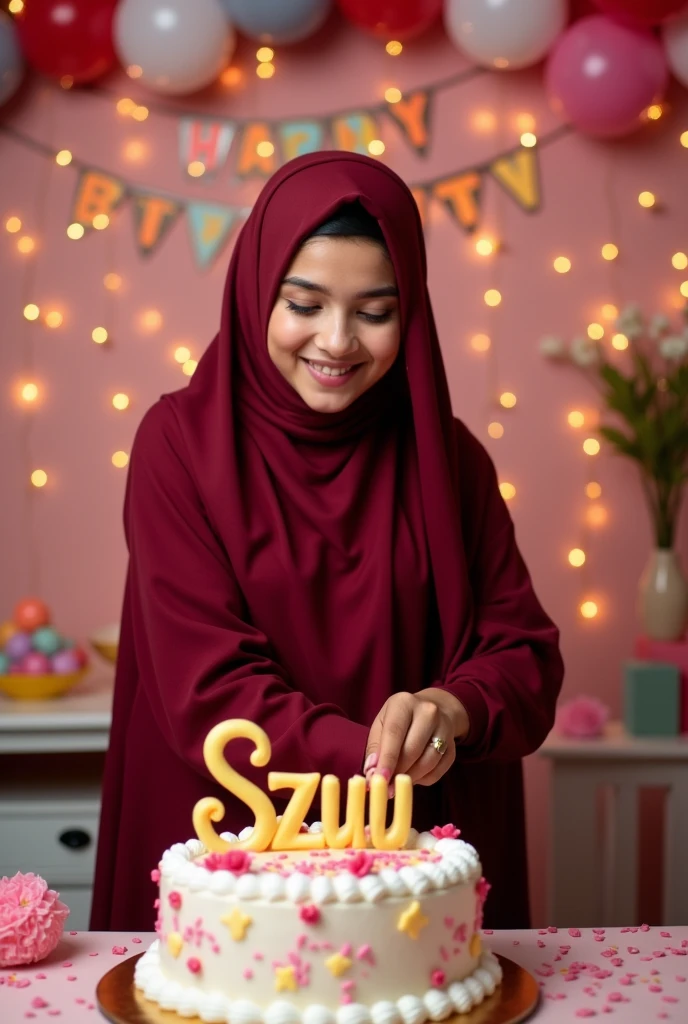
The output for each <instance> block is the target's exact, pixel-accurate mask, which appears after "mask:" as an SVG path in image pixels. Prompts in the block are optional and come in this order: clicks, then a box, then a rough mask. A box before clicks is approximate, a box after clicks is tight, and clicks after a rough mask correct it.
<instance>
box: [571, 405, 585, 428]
mask: <svg viewBox="0 0 688 1024" xmlns="http://www.w3.org/2000/svg"><path fill="white" fill-rule="evenodd" d="M567 419H568V421H569V426H570V427H575V428H578V427H582V426H583V424H584V423H585V416H584V415H583V413H582V412H579V410H578V409H573V410H572V411H571V412H570V413H569V414H568V416H567Z"/></svg>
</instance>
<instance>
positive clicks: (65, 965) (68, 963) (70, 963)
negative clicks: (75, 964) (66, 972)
mask: <svg viewBox="0 0 688 1024" xmlns="http://www.w3.org/2000/svg"><path fill="white" fill-rule="evenodd" d="M62 966H63V967H71V966H72V962H71V960H65V962H64V963H63V964H62Z"/></svg>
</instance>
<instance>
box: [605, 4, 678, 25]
mask: <svg viewBox="0 0 688 1024" xmlns="http://www.w3.org/2000/svg"><path fill="white" fill-rule="evenodd" d="M595 3H596V4H597V6H598V7H599V9H600V10H601V11H604V13H605V14H608V15H609V16H610V17H611V18H615V19H616V20H617V21H621V22H624V23H625V24H626V25H635V26H637V25H642V26H643V27H645V28H648V27H649V26H651V25H660V24H661V23H662V22H663V21H666V20H667V18H671V17H672V16H673V15H674V14H678V12H679V11H682V10H683V9H684V8H685V7H686V0H595Z"/></svg>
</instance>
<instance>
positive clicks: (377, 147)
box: [368, 139, 385, 156]
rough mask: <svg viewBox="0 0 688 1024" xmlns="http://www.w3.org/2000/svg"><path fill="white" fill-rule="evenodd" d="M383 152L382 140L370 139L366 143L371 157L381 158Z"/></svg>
mask: <svg viewBox="0 0 688 1024" xmlns="http://www.w3.org/2000/svg"><path fill="white" fill-rule="evenodd" d="M384 151H385V144H384V142H383V141H382V139H371V140H370V142H369V143H368V152H369V153H370V155H371V156H382V154H383V153H384Z"/></svg>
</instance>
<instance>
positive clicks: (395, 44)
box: [385, 39, 404, 57]
mask: <svg viewBox="0 0 688 1024" xmlns="http://www.w3.org/2000/svg"><path fill="white" fill-rule="evenodd" d="M403 49H404V47H403V46H402V44H401V43H400V42H399V40H398V39H390V41H389V42H388V43H387V45H386V46H385V50H386V51H387V53H388V54H389V55H390V57H398V56H399V54H400V53H401V51H402V50H403Z"/></svg>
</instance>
